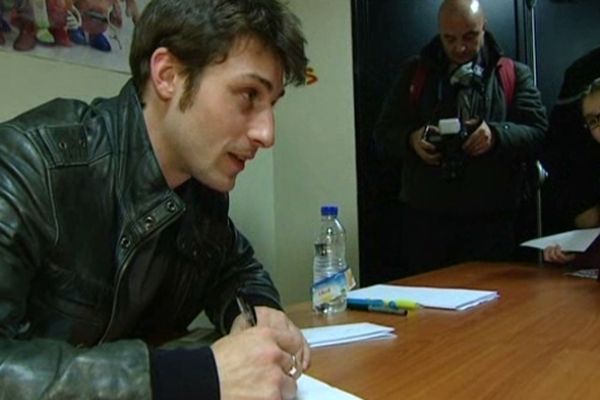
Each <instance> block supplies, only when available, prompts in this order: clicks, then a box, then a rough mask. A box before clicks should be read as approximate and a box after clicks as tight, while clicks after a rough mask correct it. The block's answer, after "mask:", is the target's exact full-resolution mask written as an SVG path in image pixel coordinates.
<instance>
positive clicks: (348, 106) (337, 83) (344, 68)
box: [274, 0, 358, 303]
mask: <svg viewBox="0 0 600 400" xmlns="http://www.w3.org/2000/svg"><path fill="white" fill-rule="evenodd" d="M290 6H291V8H292V9H293V10H294V12H295V13H296V14H297V15H298V17H300V19H301V20H302V23H303V28H304V32H305V35H306V38H307V40H308V48H307V55H308V57H309V59H310V66H311V67H312V68H314V69H315V72H316V75H317V77H318V79H319V80H318V81H317V83H316V84H314V85H310V86H307V87H301V88H296V89H292V88H290V89H288V90H287V91H286V95H285V98H284V99H283V101H282V102H281V105H280V106H279V107H280V109H279V110H278V114H277V118H278V121H277V122H278V125H277V135H278V136H277V143H276V145H275V149H274V169H275V170H274V173H275V175H274V176H275V232H276V241H277V246H276V251H277V254H276V258H277V268H276V269H275V271H274V278H275V280H276V283H277V284H278V287H280V288H281V290H282V292H283V294H284V302H286V303H289V302H297V301H300V300H309V298H310V296H309V293H310V292H309V289H310V284H311V282H312V256H313V242H314V240H315V235H316V232H317V228H318V224H319V222H320V214H319V213H320V206H321V204H323V203H327V202H333V203H337V204H339V206H340V219H341V221H342V223H343V224H344V226H345V228H346V231H347V238H348V239H347V240H348V242H347V257H348V262H349V263H350V265H351V266H352V268H353V271H354V273H355V276H356V277H358V225H357V199H356V193H357V192H356V160H355V141H354V101H353V85H352V82H353V81H352V29H351V13H350V2H349V1H347V0H327V1H324V0H291V1H290Z"/></svg>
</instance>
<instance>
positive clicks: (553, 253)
mask: <svg viewBox="0 0 600 400" xmlns="http://www.w3.org/2000/svg"><path fill="white" fill-rule="evenodd" d="M574 259H575V254H569V253H565V252H563V251H562V248H561V247H560V245H558V244H557V245H554V246H548V247H546V248H545V249H544V261H547V262H552V263H557V264H567V263H569V262H571V261H573V260H574Z"/></svg>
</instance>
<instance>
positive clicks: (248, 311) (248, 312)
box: [235, 289, 301, 379]
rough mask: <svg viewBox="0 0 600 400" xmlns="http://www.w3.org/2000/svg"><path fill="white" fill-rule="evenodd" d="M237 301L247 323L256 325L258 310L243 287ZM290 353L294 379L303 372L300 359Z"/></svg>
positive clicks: (236, 296)
mask: <svg viewBox="0 0 600 400" xmlns="http://www.w3.org/2000/svg"><path fill="white" fill-rule="evenodd" d="M235 301H236V303H237V305H238V308H239V309H240V314H241V315H242V317H243V318H244V320H245V321H246V324H247V325H248V326H249V327H253V326H256V321H257V320H256V311H255V310H254V307H253V306H251V305H250V304H249V303H248V302H247V301H246V297H245V296H244V293H243V291H242V290H241V289H238V291H237V293H236V295H235ZM290 355H291V357H292V368H291V369H290V370H289V371H288V375H289V376H291V377H294V379H298V376H299V374H301V371H300V370H299V369H298V368H299V367H298V361H297V360H296V355H295V354H290Z"/></svg>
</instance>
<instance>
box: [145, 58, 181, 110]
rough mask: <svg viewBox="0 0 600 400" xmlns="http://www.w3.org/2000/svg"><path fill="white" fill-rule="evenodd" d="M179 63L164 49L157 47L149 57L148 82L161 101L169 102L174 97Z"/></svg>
mask: <svg viewBox="0 0 600 400" xmlns="http://www.w3.org/2000/svg"><path fill="white" fill-rule="evenodd" d="M178 71H179V61H178V60H177V58H176V57H175V56H174V55H173V54H172V53H171V52H170V51H169V50H168V49H167V48H166V47H159V48H157V49H156V50H154V53H152V57H150V81H151V82H152V86H153V87H154V91H155V92H156V95H157V96H158V97H159V98H160V99H161V100H170V99H172V98H173V96H174V95H175V89H176V83H177V80H178V73H177V72H178Z"/></svg>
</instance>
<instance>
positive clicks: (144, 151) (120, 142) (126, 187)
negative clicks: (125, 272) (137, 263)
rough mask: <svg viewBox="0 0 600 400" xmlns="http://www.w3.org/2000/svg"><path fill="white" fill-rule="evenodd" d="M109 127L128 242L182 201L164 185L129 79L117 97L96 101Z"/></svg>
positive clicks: (174, 211) (158, 222)
mask: <svg viewBox="0 0 600 400" xmlns="http://www.w3.org/2000/svg"><path fill="white" fill-rule="evenodd" d="M95 103H96V104H95V105H96V107H97V109H98V110H99V112H100V113H101V114H102V115H103V117H104V118H103V120H104V121H105V123H106V124H109V126H107V127H106V130H107V131H108V132H109V137H110V140H111V142H112V143H111V145H112V148H113V152H114V157H113V166H112V167H113V168H114V169H115V195H116V196H117V203H118V210H117V213H118V216H119V220H120V221H121V230H120V237H121V240H125V239H123V237H124V236H127V241H128V242H129V243H131V244H135V242H136V241H137V240H139V239H141V237H142V236H144V234H145V233H150V232H151V231H154V230H155V229H156V228H157V227H158V226H160V225H163V223H164V222H165V220H168V219H171V218H172V217H173V216H175V215H179V214H180V213H181V212H182V211H183V209H184V208H185V206H184V204H183V201H182V200H181V199H180V198H179V196H177V194H175V193H174V192H173V191H172V190H171V189H170V188H169V187H168V185H167V182H166V180H165V178H164V176H163V174H162V171H161V169H160V166H159V163H158V160H157V158H156V156H155V154H154V150H153V148H152V145H151V143H150V139H149V136H148V131H147V128H146V123H145V121H144V115H143V110H142V106H141V104H140V100H139V97H138V95H137V92H136V90H135V87H134V85H133V83H132V81H131V80H130V81H129V82H128V83H127V84H125V86H124V87H123V88H122V90H121V92H120V93H119V95H118V96H117V97H114V98H112V99H109V100H98V101H96V102H95Z"/></svg>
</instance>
